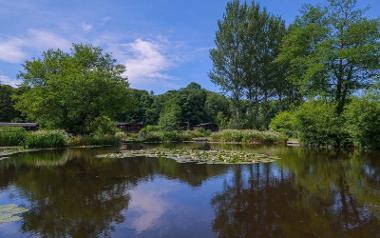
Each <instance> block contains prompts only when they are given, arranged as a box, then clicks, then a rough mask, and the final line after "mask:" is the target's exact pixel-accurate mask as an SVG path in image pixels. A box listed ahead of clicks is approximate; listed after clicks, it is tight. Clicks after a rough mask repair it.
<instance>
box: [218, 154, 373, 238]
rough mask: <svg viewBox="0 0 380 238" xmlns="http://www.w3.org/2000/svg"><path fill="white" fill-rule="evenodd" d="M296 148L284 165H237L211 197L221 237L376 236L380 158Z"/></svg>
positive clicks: (284, 161)
mask: <svg viewBox="0 0 380 238" xmlns="http://www.w3.org/2000/svg"><path fill="white" fill-rule="evenodd" d="M295 152H297V153H289V151H288V150H286V153H283V154H282V156H283V157H285V158H286V159H284V160H281V161H280V162H279V163H280V164H279V165H277V164H261V165H251V166H237V167H235V168H234V169H233V178H232V179H231V180H226V181H225V184H224V189H223V192H221V193H219V194H217V195H215V196H214V198H213V199H212V202H211V203H212V206H213V207H214V209H215V219H214V222H213V229H214V231H215V232H216V233H217V234H218V236H219V237H377V236H378V235H379V234H380V226H379V224H380V223H379V219H380V216H379V215H380V213H379V207H380V196H379V195H380V194H379V192H380V190H379V188H380V186H379V185H380V184H379V183H380V179H379V174H380V167H379V163H378V161H376V162H374V159H375V158H374V159H371V158H369V159H367V160H364V159H361V158H362V156H361V155H358V154H350V155H346V157H347V158H339V159H338V158H336V155H335V157H334V154H333V155H330V156H328V155H327V154H325V153H322V152H321V153H309V152H307V151H302V150H297V151H295ZM340 155H342V154H340ZM343 155H344V154H343Z"/></svg>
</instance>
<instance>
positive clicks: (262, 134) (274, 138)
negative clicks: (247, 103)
mask: <svg viewBox="0 0 380 238" xmlns="http://www.w3.org/2000/svg"><path fill="white" fill-rule="evenodd" d="M210 139H211V141H213V142H227V143H249V144H256V143H258V144H261V143H264V144H273V143H285V141H286V140H287V137H286V136H285V135H283V134H282V133H279V132H274V131H257V130H232V129H229V130H222V131H219V132H216V133H213V134H211V137H210Z"/></svg>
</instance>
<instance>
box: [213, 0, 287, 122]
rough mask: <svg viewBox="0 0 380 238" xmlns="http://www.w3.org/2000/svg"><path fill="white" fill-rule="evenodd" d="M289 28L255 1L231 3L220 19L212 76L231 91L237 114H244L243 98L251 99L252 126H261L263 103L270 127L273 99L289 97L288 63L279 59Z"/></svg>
mask: <svg viewBox="0 0 380 238" xmlns="http://www.w3.org/2000/svg"><path fill="white" fill-rule="evenodd" d="M285 31H286V28H285V24H284V21H283V20H282V19H280V18H278V17H275V16H272V15H271V14H269V13H268V12H267V11H266V10H265V9H262V8H260V6H259V5H258V4H256V3H255V2H252V4H251V5H249V4H247V3H246V2H245V3H242V4H241V3H240V1H237V0H235V1H231V2H229V3H227V7H226V13H225V15H224V16H223V19H222V20H220V21H218V31H217V33H216V39H215V44H216V46H215V48H214V49H212V50H211V52H210V56H211V59H212V61H213V68H212V71H211V72H210V78H211V80H212V81H213V82H214V83H215V84H218V85H219V86H221V88H222V89H223V90H224V91H225V92H227V93H229V94H230V95H231V97H232V99H233V102H234V104H233V105H234V106H235V118H241V117H242V116H243V115H242V110H243V108H242V105H241V99H242V98H243V99H247V100H248V102H249V103H250V106H248V113H247V114H248V119H249V120H248V126H250V127H253V126H254V127H256V128H259V110H260V106H261V107H262V108H261V109H262V111H263V114H264V115H263V117H264V127H265V128H268V125H269V101H270V100H274V99H279V98H283V97H285V91H284V89H285V88H286V87H287V85H285V84H287V82H286V81H284V80H283V71H284V67H283V66H282V65H281V64H279V63H278V62H275V59H276V57H277V55H278V52H279V46H280V43H281V40H282V38H283V36H284V34H285Z"/></svg>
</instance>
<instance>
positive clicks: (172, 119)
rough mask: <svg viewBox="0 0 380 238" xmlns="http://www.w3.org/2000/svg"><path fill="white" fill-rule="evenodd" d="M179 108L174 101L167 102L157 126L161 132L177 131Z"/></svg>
mask: <svg viewBox="0 0 380 238" xmlns="http://www.w3.org/2000/svg"><path fill="white" fill-rule="evenodd" d="M180 115H181V108H180V107H179V106H178V104H177V102H175V101H168V102H167V104H166V105H165V108H164V110H163V111H162V112H161V114H160V119H159V121H158V126H159V127H160V129H161V130H164V131H172V130H177V129H179V127H178V126H179V125H178V123H180Z"/></svg>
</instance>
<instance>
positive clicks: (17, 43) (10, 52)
mask: <svg viewBox="0 0 380 238" xmlns="http://www.w3.org/2000/svg"><path fill="white" fill-rule="evenodd" d="M23 45H24V40H22V39H20V38H17V37H13V38H10V39H8V40H5V41H0V60H1V61H5V62H8V63H18V62H20V61H21V60H23V59H24V58H25V56H26V53H25V52H24V51H23V50H22V46H23Z"/></svg>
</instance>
